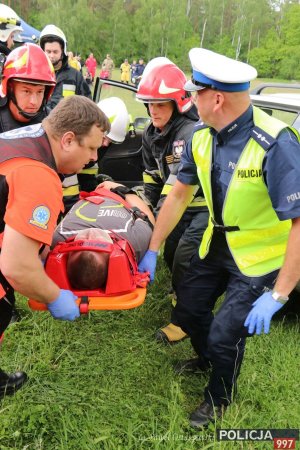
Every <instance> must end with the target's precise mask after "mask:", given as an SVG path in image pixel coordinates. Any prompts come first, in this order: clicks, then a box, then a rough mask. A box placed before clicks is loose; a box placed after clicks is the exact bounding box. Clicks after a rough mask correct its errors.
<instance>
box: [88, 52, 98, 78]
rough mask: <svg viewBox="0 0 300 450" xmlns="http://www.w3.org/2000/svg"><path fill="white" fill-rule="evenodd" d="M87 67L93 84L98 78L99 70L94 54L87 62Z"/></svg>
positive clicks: (90, 55)
mask: <svg viewBox="0 0 300 450" xmlns="http://www.w3.org/2000/svg"><path fill="white" fill-rule="evenodd" d="M85 66H86V68H87V69H88V71H89V72H90V74H91V76H92V83H93V82H94V78H95V76H96V69H97V61H96V58H95V57H94V55H93V53H90V54H89V57H88V58H87V59H86V61H85Z"/></svg>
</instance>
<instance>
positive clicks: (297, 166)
mask: <svg viewBox="0 0 300 450" xmlns="http://www.w3.org/2000/svg"><path fill="white" fill-rule="evenodd" d="M253 127H254V123H253V109H252V106H250V107H249V108H248V109H247V111H245V113H244V114H242V115H241V116H240V117H239V118H238V119H237V120H235V121H234V122H232V123H230V124H229V125H228V126H227V127H225V128H223V129H222V130H221V131H220V132H217V131H216V130H214V129H212V128H211V129H210V132H211V134H212V136H213V162H212V172H211V182H212V196H213V207H214V215H215V220H216V221H217V223H219V224H220V225H221V224H223V221H222V208H223V203H224V199H225V196H226V191H227V188H228V186H229V183H230V180H231V177H232V174H233V171H234V168H235V166H236V164H237V162H238V159H239V157H240V155H241V153H242V151H243V149H244V148H245V146H246V143H247V142H248V140H249V139H250V136H251V130H252V129H253ZM197 129H199V126H198V127H197V126H196V127H195V132H196V131H197ZM263 176H264V180H265V183H266V185H267V189H268V192H269V195H270V198H271V202H272V205H273V208H274V210H275V211H276V213H277V216H278V218H279V220H286V219H293V218H295V217H300V144H299V142H298V139H297V137H296V136H295V134H294V133H293V132H292V131H290V130H288V129H285V130H283V131H282V132H281V133H280V135H279V136H278V138H277V141H276V143H275V144H274V145H273V146H272V147H271V148H270V149H269V150H268V151H267V152H266V154H265V157H264V160H263ZM177 178H178V180H179V181H181V182H182V183H184V184H189V185H196V184H199V178H198V175H197V167H196V164H195V161H194V157H193V154H192V148H191V141H190V142H189V144H188V145H187V146H186V150H185V151H184V152H183V154H182V156H181V164H180V168H179V171H178V175H177Z"/></svg>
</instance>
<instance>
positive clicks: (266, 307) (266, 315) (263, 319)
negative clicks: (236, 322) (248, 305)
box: [244, 291, 283, 334]
mask: <svg viewBox="0 0 300 450" xmlns="http://www.w3.org/2000/svg"><path fill="white" fill-rule="evenodd" d="M282 307H283V304H282V303H280V302H277V301H276V300H274V298H273V297H272V292H271V291H270V292H265V293H264V294H263V295H261V296H260V297H259V298H258V299H257V300H256V301H255V302H254V303H253V305H252V309H251V311H250V312H249V314H248V316H247V318H246V320H245V323H244V325H245V327H248V332H249V333H250V334H253V333H256V334H260V333H261V331H262V329H263V330H264V332H265V333H269V330H270V322H271V319H272V317H273V315H274V314H275V313H276V312H277V311H279V310H280V308H282Z"/></svg>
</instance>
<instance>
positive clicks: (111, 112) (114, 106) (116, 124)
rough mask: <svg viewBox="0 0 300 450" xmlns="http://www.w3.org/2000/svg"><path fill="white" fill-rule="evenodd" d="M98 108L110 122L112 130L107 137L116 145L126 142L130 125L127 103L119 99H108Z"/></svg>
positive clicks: (102, 101) (99, 104) (101, 102)
mask: <svg viewBox="0 0 300 450" xmlns="http://www.w3.org/2000/svg"><path fill="white" fill-rule="evenodd" d="M98 106H99V108H100V109H101V111H102V112H104V114H105V115H106V116H107V117H108V119H109V122H110V126H111V128H110V132H109V133H108V134H107V137H108V138H109V139H110V140H111V141H112V142H114V143H115V144H121V143H122V142H123V141H124V140H125V137H126V133H127V130H128V125H129V115H128V111H127V108H126V105H125V103H124V102H123V100H121V99H120V98H119V97H108V98H105V99H104V100H101V101H100V102H99V103H98Z"/></svg>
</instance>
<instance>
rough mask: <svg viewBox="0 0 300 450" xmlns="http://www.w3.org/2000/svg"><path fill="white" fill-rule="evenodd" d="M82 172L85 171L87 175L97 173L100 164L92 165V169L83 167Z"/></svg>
mask: <svg viewBox="0 0 300 450" xmlns="http://www.w3.org/2000/svg"><path fill="white" fill-rule="evenodd" d="M80 173H84V174H86V175H97V174H98V165H97V167H91V168H90V169H82V171H81V172H80Z"/></svg>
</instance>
